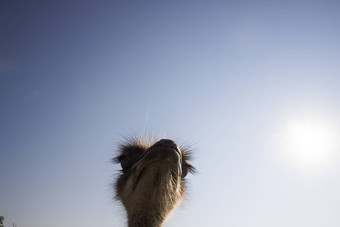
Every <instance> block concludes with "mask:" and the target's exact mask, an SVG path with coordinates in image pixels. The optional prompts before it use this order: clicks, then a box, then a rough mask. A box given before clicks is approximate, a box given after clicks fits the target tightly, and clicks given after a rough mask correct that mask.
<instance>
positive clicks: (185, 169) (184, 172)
mask: <svg viewBox="0 0 340 227" xmlns="http://www.w3.org/2000/svg"><path fill="white" fill-rule="evenodd" d="M187 174H188V166H187V165H186V164H185V163H183V164H182V178H184V177H185V176H186V175H187Z"/></svg>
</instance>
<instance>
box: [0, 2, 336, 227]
mask: <svg viewBox="0 0 340 227" xmlns="http://www.w3.org/2000/svg"><path fill="white" fill-rule="evenodd" d="M339 12H340V3H339V1H283V0H282V1H234V2H232V1H197V0H195V1H174V0H172V1H113V0H112V1H111V0H99V1H94V0H92V1H87V0H86V1H84V0H82V1H72V0H71V1H70V0H68V1H16V0H2V1H0V215H4V216H5V224H6V225H5V226H11V224H12V223H13V222H15V223H16V224H17V226H18V227H45V226H49V227H57V226H65V227H68V226H70V227H71V226H72V227H74V226H85V227H86V226H89V227H90V226H125V213H124V210H123V209H122V207H121V206H120V204H119V203H118V202H115V201H113V199H112V197H113V192H112V189H111V183H112V182H113V179H114V174H115V173H117V171H118V170H119V168H120V166H118V165H112V164H110V163H109V162H110V159H111V158H112V157H113V156H114V154H115V149H116V147H117V144H118V143H119V141H121V139H122V136H121V135H122V134H123V135H126V134H127V135H129V134H131V133H132V132H133V131H135V132H136V134H140V135H142V134H143V133H144V132H147V133H148V134H149V135H159V137H163V136H165V137H166V136H170V137H171V138H176V141H177V142H178V143H192V144H194V145H193V147H194V148H195V157H196V158H195V160H194V162H193V164H194V165H195V166H196V168H197V169H198V174H197V175H195V176H189V177H188V178H189V180H190V185H189V190H188V191H189V193H188V197H187V199H186V200H185V201H184V203H183V204H182V205H181V206H180V207H179V209H178V210H177V211H176V212H175V213H174V214H173V215H172V216H171V217H170V219H169V220H168V221H167V223H166V225H165V226H168V227H170V226H202V227H203V226H233V227H249V226H253V227H257V226H258V227H273V226H275V227H301V226H308V227H320V226H325V227H338V226H340V215H339V214H340V193H339V192H340V180H339V179H340V167H339V166H340V165H339V164H340V158H339V156H340V155H339V150H340V145H337V146H335V147H333V148H332V153H331V154H327V155H324V157H323V158H325V159H326V161H325V162H316V163H314V164H313V165H312V166H306V165H305V164H306V163H305V160H302V161H297V159H295V158H294V155H291V154H290V155H289V152H288V151H287V150H289V144H288V145H287V143H288V142H287V141H286V140H285V139H283V138H282V135H283V134H284V128H285V127H286V125H288V124H289V122H292V121H298V122H299V121H300V122H301V121H304V120H306V119H310V120H309V122H315V121H319V122H321V123H320V124H322V125H326V126H325V127H327V128H329V130H330V131H332V138H333V139H334V140H335V141H340V136H339V135H340V133H339V132H340V119H339V116H340V29H339V28H340V13H339ZM316 119H317V120H316Z"/></svg>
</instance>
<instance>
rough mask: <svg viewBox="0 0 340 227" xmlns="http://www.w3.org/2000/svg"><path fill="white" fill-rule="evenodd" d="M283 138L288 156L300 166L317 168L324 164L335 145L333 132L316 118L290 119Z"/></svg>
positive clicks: (330, 155) (330, 157)
mask: <svg viewBox="0 0 340 227" xmlns="http://www.w3.org/2000/svg"><path fill="white" fill-rule="evenodd" d="M285 138H286V146H287V147H286V152H287V153H288V154H289V156H290V157H289V158H290V159H291V160H292V161H294V162H295V163H296V164H297V165H299V167H302V168H309V169H311V168H313V169H317V168H318V167H322V166H324V165H326V164H327V162H329V161H331V159H332V156H333V152H334V149H335V147H336V139H335V133H334V132H333V131H332V129H331V127H329V125H327V124H326V123H325V122H322V121H320V120H318V119H301V120H294V121H290V122H289V123H288V124H287V125H286V131H285Z"/></svg>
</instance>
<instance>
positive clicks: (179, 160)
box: [114, 139, 195, 227]
mask: <svg viewBox="0 0 340 227" xmlns="http://www.w3.org/2000/svg"><path fill="white" fill-rule="evenodd" d="M119 152H120V154H119V155H118V156H117V157H116V158H114V162H116V163H120V164H121V167H122V171H121V174H120V175H119V177H118V179H117V182H116V185H115V187H116V198H117V199H118V200H120V201H121V202H122V204H123V205H124V207H125V209H126V211H127V217H128V224H129V226H130V227H135V226H148V227H156V226H161V225H162V223H163V222H164V220H165V219H166V217H167V215H168V214H169V213H170V212H171V211H172V210H173V209H174V208H175V207H176V205H177V204H179V202H180V201H181V200H182V199H183V197H184V195H185V179H184V178H185V176H186V175H187V173H188V172H191V173H193V172H194V170H195V169H194V167H193V166H191V165H190V164H189V163H188V161H189V158H190V155H189V154H190V152H189V151H188V150H186V149H185V148H183V147H178V146H177V145H176V144H175V142H174V141H172V140H169V139H162V140H159V141H158V142H156V143H154V144H151V143H148V142H145V141H142V140H137V139H132V140H130V141H128V142H127V143H125V144H122V145H121V147H120V149H119Z"/></svg>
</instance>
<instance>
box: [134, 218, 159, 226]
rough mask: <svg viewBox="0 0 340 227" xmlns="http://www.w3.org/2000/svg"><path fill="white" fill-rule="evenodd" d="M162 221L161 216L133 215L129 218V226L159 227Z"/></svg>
mask: <svg viewBox="0 0 340 227" xmlns="http://www.w3.org/2000/svg"><path fill="white" fill-rule="evenodd" d="M163 221H164V220H163V218H161V217H135V218H131V219H129V227H161V226H162V223H163Z"/></svg>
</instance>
